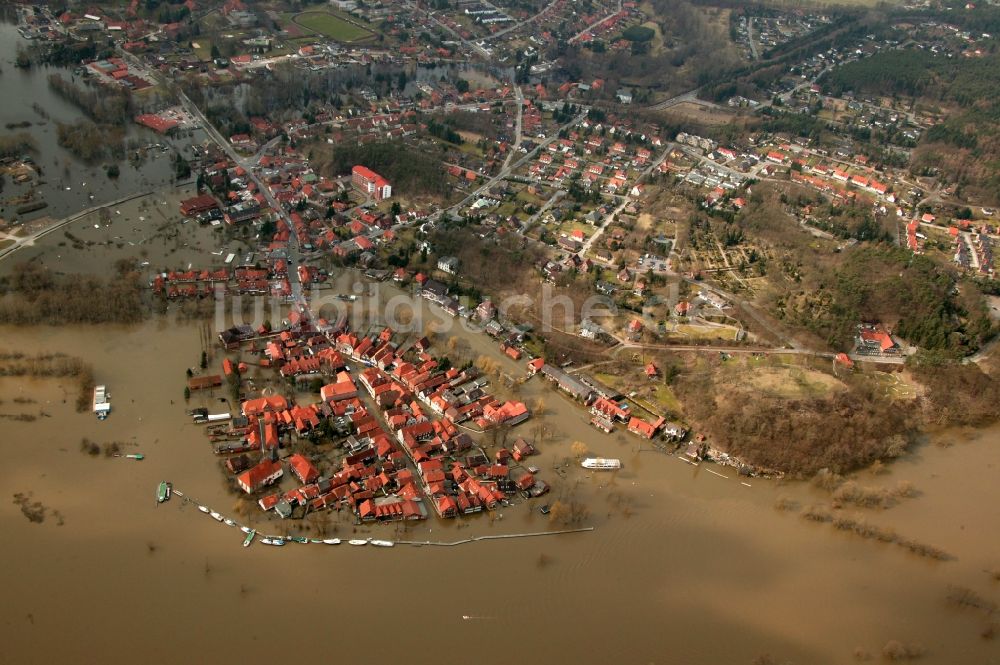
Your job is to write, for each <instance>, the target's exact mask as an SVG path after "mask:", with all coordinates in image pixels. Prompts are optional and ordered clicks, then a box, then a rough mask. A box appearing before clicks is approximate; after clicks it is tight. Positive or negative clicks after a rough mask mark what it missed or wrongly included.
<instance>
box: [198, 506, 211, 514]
mask: <svg viewBox="0 0 1000 665" xmlns="http://www.w3.org/2000/svg"><path fill="white" fill-rule="evenodd" d="M198 510H200V511H201V512H203V513H205V514H206V515H207V514H209V513H210V512H211V511H210V510H209V509H208V506H198Z"/></svg>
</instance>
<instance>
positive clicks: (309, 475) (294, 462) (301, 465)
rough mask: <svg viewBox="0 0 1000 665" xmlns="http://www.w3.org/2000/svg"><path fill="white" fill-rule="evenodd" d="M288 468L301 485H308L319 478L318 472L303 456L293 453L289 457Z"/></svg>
mask: <svg viewBox="0 0 1000 665" xmlns="http://www.w3.org/2000/svg"><path fill="white" fill-rule="evenodd" d="M288 466H289V468H291V470H292V473H294V474H295V477H296V478H298V479H299V482H301V483H302V484H303V485H308V484H309V483H311V482H314V481H315V480H316V479H317V478H319V470H318V469H317V468H316V467H315V466H313V463H312V462H310V461H309V460H308V459H306V457H305V456H304V455H300V454H298V453H295V454H294V455H292V456H291V457H289V458H288Z"/></svg>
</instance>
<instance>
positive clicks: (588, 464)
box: [580, 457, 622, 471]
mask: <svg viewBox="0 0 1000 665" xmlns="http://www.w3.org/2000/svg"><path fill="white" fill-rule="evenodd" d="M580 466H582V467H583V468H584V469H594V470H597V471H612V470H614V469H620V468H622V462H621V460H617V459H610V458H607V457H588V458H587V459H585V460H583V462H581V463H580Z"/></svg>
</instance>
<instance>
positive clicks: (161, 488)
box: [156, 480, 170, 503]
mask: <svg viewBox="0 0 1000 665" xmlns="http://www.w3.org/2000/svg"><path fill="white" fill-rule="evenodd" d="M168 499H170V483H168V482H167V481H165V480H164V481H162V482H161V483H160V484H159V485H157V487H156V502H157V503H163V502H164V501H167V500H168Z"/></svg>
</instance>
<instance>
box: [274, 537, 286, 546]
mask: <svg viewBox="0 0 1000 665" xmlns="http://www.w3.org/2000/svg"><path fill="white" fill-rule="evenodd" d="M271 544H272V545H274V546H275V547H281V546H282V545H284V544H285V541H283V540H282V539H281V538H274V539H272V540H271Z"/></svg>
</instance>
